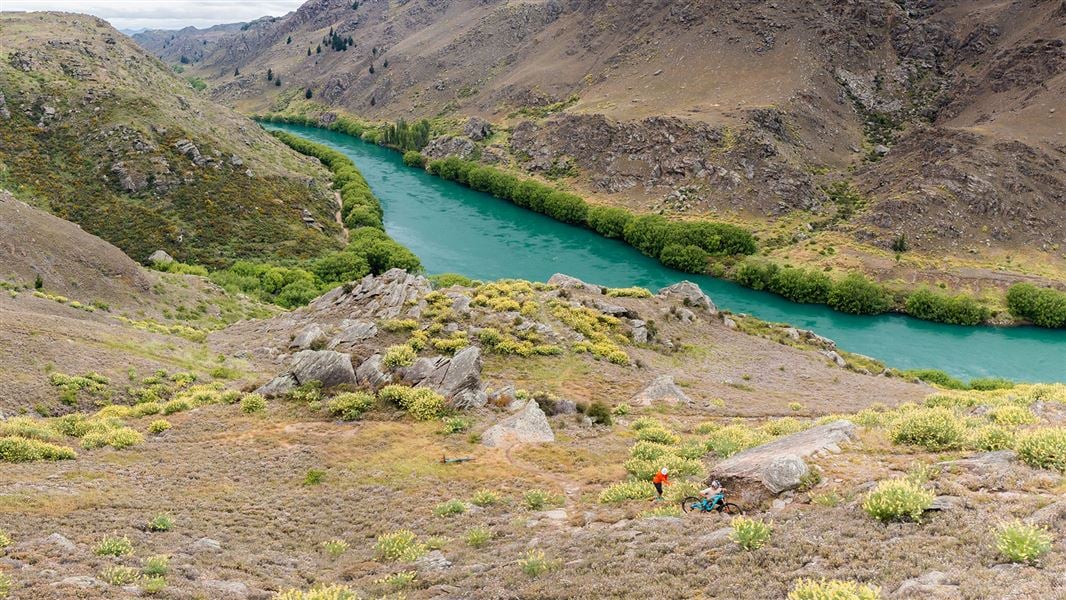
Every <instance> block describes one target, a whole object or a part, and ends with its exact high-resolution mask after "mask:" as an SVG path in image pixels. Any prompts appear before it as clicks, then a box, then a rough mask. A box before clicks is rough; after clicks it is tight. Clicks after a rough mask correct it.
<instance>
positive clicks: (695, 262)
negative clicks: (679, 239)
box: [659, 244, 711, 274]
mask: <svg viewBox="0 0 1066 600" xmlns="http://www.w3.org/2000/svg"><path fill="white" fill-rule="evenodd" d="M710 258H711V255H710V254H707V251H706V250H704V249H703V248H700V247H699V246H694V245H689V246H682V245H681V244H670V245H669V246H667V247H665V248H663V251H662V254H660V255H659V261H660V262H662V263H663V264H664V265H666V266H667V267H670V268H671V269H677V270H678V271H684V272H686V273H700V274H702V273H706V272H707V261H708V260H709V259H710Z"/></svg>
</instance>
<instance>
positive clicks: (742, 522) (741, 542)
mask: <svg viewBox="0 0 1066 600" xmlns="http://www.w3.org/2000/svg"><path fill="white" fill-rule="evenodd" d="M730 525H731V526H732V527H733V532H732V533H731V534H729V539H731V540H733V541H734V542H736V543H737V545H738V546H740V547H741V548H743V549H745V550H758V549H759V548H762V547H763V546H764V545H765V544H766V542H767V541H768V540H769V539H770V531H771V529H772V525H771V524H770V523H764V522H762V521H759V520H757V519H752V518H749V517H734V518H733V520H732V521H731V522H730Z"/></svg>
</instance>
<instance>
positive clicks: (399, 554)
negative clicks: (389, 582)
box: [374, 529, 429, 562]
mask: <svg viewBox="0 0 1066 600" xmlns="http://www.w3.org/2000/svg"><path fill="white" fill-rule="evenodd" d="M428 550H429V549H428V548H427V547H426V545H425V544H423V543H421V542H419V541H418V537H417V536H416V535H415V534H414V532H413V531H411V530H410V529H401V530H399V531H394V532H392V533H383V534H381V535H379V536H378V539H377V543H376V544H375V545H374V551H375V552H376V553H377V555H378V557H379V558H381V559H382V560H386V561H390V562H412V561H414V560H417V559H418V558H420V557H421V556H423V555H424V554H425V553H426V552H427V551H428Z"/></svg>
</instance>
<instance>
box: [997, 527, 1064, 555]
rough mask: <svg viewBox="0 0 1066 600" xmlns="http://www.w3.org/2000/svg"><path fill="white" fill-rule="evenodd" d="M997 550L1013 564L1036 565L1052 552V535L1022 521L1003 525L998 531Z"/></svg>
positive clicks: (1045, 530)
mask: <svg viewBox="0 0 1066 600" xmlns="http://www.w3.org/2000/svg"><path fill="white" fill-rule="evenodd" d="M996 550H999V553H1000V554H1002V555H1003V556H1005V557H1007V559H1008V560H1010V561H1011V562H1018V563H1035V562H1036V561H1038V560H1040V558H1042V557H1043V556H1044V555H1045V554H1047V553H1048V552H1050V551H1051V534H1050V533H1048V531H1047V529H1044V528H1041V527H1037V526H1035V525H1029V524H1026V523H1022V522H1021V521H1012V522H1010V523H1002V524H1000V525H999V527H998V528H997V530H996Z"/></svg>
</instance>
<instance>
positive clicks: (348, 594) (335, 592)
mask: <svg viewBox="0 0 1066 600" xmlns="http://www.w3.org/2000/svg"><path fill="white" fill-rule="evenodd" d="M358 598H359V595H358V594H356V593H355V592H354V591H353V590H352V588H350V587H347V586H343V585H329V586H321V587H315V588H312V589H310V590H307V591H301V590H297V589H288V590H285V591H283V592H278V593H277V595H275V596H274V600H358Z"/></svg>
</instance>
